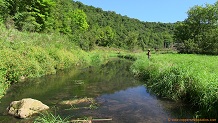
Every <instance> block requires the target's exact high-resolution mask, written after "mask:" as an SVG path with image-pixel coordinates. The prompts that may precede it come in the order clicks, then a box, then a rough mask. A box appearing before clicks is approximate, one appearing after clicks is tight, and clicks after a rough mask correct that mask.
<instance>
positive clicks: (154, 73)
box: [131, 54, 218, 118]
mask: <svg viewBox="0 0 218 123" xmlns="http://www.w3.org/2000/svg"><path fill="white" fill-rule="evenodd" d="M217 61H218V56H205V55H188V54H156V55H152V58H151V59H150V60H148V59H147V58H146V55H145V54H141V56H139V57H138V59H137V60H136V61H135V62H134V64H133V65H132V67H131V70H132V72H133V73H134V74H135V75H137V76H139V77H140V78H142V79H143V80H144V81H146V86H147V87H148V88H149V89H150V91H151V92H152V93H155V94H156V95H158V96H161V97H164V98H168V99H173V100H183V101H184V102H186V103H190V104H191V105H192V106H193V108H196V109H198V111H197V112H196V117H202V118H205V116H206V118H218V112H217V110H216V109H218V86H217V85H218V79H217V76H218V66H217Z"/></svg>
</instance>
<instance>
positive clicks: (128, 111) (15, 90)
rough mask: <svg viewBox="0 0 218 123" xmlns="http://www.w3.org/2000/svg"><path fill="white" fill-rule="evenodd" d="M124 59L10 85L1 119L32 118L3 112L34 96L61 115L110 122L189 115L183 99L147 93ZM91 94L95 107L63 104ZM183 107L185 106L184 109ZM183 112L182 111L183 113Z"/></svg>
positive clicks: (0, 107) (10, 121) (130, 122)
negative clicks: (18, 101) (171, 98)
mask: <svg viewBox="0 0 218 123" xmlns="http://www.w3.org/2000/svg"><path fill="white" fill-rule="evenodd" d="M131 64H132V62H131V61H127V60H113V61H111V62H108V63H107V64H105V65H103V66H100V67H90V68H85V69H80V70H74V69H70V70H66V71H60V72H58V73H57V74H56V75H50V76H45V77H41V78H37V79H33V80H27V81H26V82H23V83H19V84H17V85H14V86H12V87H11V88H10V89H9V90H8V92H7V95H6V96H5V97H3V98H2V100H1V103H0V113H1V115H0V122H8V123H14V122H31V120H20V119H15V118H13V117H11V116H8V115H6V113H5V109H6V107H7V106H8V105H9V103H10V102H11V101H13V100H20V99H22V98H34V99H38V100H40V101H42V102H43V103H45V104H46V105H48V106H50V107H55V108H52V110H54V109H55V112H56V113H57V114H59V115H61V116H62V117H67V116H71V117H72V119H76V118H78V117H85V116H86V117H88V116H91V117H93V118H112V119H113V120H112V121H110V122H111V123H139V122H141V123H143V122H167V119H168V118H178V117H180V116H183V118H184V116H186V117H187V116H189V117H190V116H191V115H189V114H188V115H187V112H185V113H184V109H185V108H184V106H183V104H182V103H175V102H172V101H169V100H161V99H158V98H156V97H155V96H152V95H150V94H149V93H148V92H147V91H146V88H145V87H144V86H142V85H143V83H141V82H140V81H138V80H136V79H134V78H133V75H131V73H130V72H129V67H130V65H131ZM84 97H88V98H94V99H95V100H96V102H97V104H98V108H97V109H92V110H91V109H89V108H79V107H81V106H84V105H76V106H74V107H78V108H77V109H75V108H72V105H64V104H62V103H61V102H63V101H67V100H73V99H75V98H77V99H78V98H84ZM185 111H186V109H185ZM184 114H185V115H184Z"/></svg>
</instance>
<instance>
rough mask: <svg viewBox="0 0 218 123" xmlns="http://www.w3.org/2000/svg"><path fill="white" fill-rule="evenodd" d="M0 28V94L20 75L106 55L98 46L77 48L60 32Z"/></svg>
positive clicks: (81, 63) (50, 71)
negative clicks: (95, 47) (84, 48)
mask: <svg viewBox="0 0 218 123" xmlns="http://www.w3.org/2000/svg"><path fill="white" fill-rule="evenodd" d="M0 28H1V30H0V87H1V88H0V98H1V97H2V96H3V95H4V94H5V92H6V90H7V88H8V87H10V85H11V84H13V83H16V82H19V81H20V80H21V79H25V78H33V77H40V76H43V75H47V74H55V73H56V71H57V70H61V69H66V68H69V67H76V66H88V65H98V64H101V63H103V62H105V61H106V60H107V59H108V58H109V54H110V53H107V54H105V52H104V51H102V50H94V51H92V52H85V51H83V50H81V49H80V48H79V47H78V46H76V45H75V44H74V43H73V42H71V40H70V39H69V38H68V37H67V36H64V35H60V34H44V33H29V32H19V31H17V30H14V29H10V30H8V29H6V28H4V27H3V26H2V25H0ZM111 52H113V51H111Z"/></svg>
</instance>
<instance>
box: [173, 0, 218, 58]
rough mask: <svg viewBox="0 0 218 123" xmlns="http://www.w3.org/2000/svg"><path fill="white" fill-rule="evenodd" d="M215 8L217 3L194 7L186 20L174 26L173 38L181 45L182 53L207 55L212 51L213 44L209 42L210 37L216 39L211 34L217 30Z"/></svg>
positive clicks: (217, 10)
mask: <svg viewBox="0 0 218 123" xmlns="http://www.w3.org/2000/svg"><path fill="white" fill-rule="evenodd" d="M217 7H218V6H217V3H215V4H214V5H210V4H206V5H205V6H194V7H192V8H191V9H190V10H189V11H188V18H187V19H186V20H185V21H184V22H178V23H177V24H176V25H177V26H176V31H175V34H174V37H175V39H176V40H177V42H179V43H182V45H181V46H182V47H183V48H181V49H182V52H187V53H208V51H211V50H210V49H213V46H212V45H214V44H215V42H214V41H212V40H211V35H214V36H212V37H216V35H215V33H213V32H216V29H217V28H218V25H217V21H218V14H217V13H218V9H217ZM209 33H211V34H209ZM209 44H210V45H209ZM211 53H212V52H211ZM213 54H214V53H213Z"/></svg>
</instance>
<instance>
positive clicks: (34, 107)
mask: <svg viewBox="0 0 218 123" xmlns="http://www.w3.org/2000/svg"><path fill="white" fill-rule="evenodd" d="M47 109H49V107H48V106H47V105H45V104H43V103H42V102H41V101H38V100H35V99H31V98H26V99H22V100H19V101H13V102H11V103H10V105H9V107H8V108H7V110H8V113H9V114H10V115H13V116H15V117H18V118H27V117H30V116H32V115H33V114H36V113H39V112H40V111H43V110H47Z"/></svg>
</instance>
